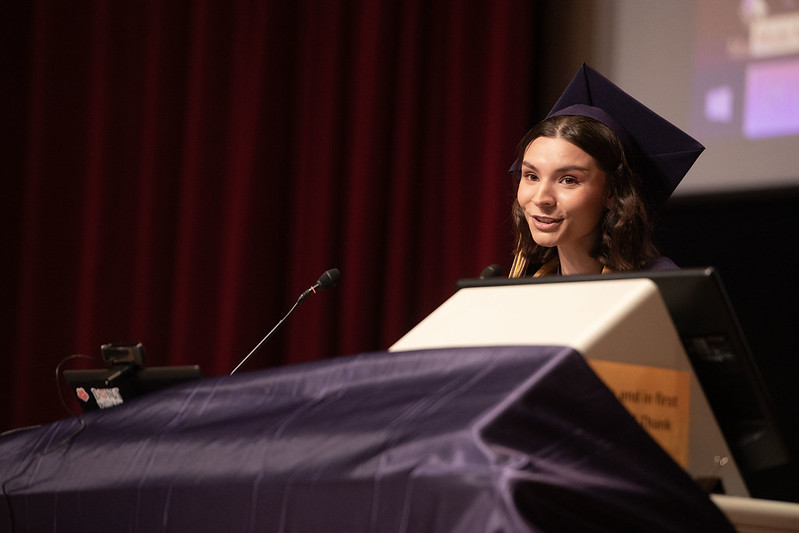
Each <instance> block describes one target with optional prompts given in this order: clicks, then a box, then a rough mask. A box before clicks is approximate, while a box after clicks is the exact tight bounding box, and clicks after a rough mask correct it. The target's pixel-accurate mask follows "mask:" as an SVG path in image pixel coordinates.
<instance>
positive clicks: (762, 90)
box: [693, 0, 799, 140]
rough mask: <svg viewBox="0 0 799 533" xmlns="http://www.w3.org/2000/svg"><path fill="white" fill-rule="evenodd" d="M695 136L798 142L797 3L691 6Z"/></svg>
mask: <svg viewBox="0 0 799 533" xmlns="http://www.w3.org/2000/svg"><path fill="white" fill-rule="evenodd" d="M696 32H697V37H696V43H697V50H696V55H695V58H696V73H695V74H696V93H695V98H694V109H695V112H694V115H693V116H694V119H695V120H696V124H695V130H694V131H695V132H696V133H697V134H699V135H701V136H704V137H706V138H707V137H714V138H719V137H720V138H744V139H753V140H754V139H770V138H778V137H786V136H792V135H799V0H739V1H737V2H733V1H719V0H716V1H701V2H697V19H696Z"/></svg>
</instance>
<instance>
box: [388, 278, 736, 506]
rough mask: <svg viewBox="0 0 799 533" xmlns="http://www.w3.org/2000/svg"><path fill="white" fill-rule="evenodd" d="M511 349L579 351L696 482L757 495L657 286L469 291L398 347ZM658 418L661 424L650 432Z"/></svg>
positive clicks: (634, 282) (640, 282)
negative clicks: (647, 409) (649, 411)
mask: <svg viewBox="0 0 799 533" xmlns="http://www.w3.org/2000/svg"><path fill="white" fill-rule="evenodd" d="M509 345H510V346H512V345H544V346H550V345H556V346H569V347H571V348H574V349H575V350H576V351H577V352H579V353H580V354H582V355H583V356H584V357H585V358H586V359H587V360H588V361H589V362H591V363H592V367H593V368H594V369H595V371H596V372H597V374H598V375H599V376H600V377H601V378H604V381H605V384H606V385H607V386H608V387H609V388H610V389H611V390H613V391H614V393H616V395H617V397H619V398H620V400H621V401H622V403H623V404H625V406H626V407H628V409H629V410H630V411H631V414H633V415H634V416H635V415H638V416H636V418H637V419H638V420H641V419H642V417H646V418H643V420H644V422H645V423H644V424H642V425H643V426H644V428H645V429H648V430H649V432H650V434H651V435H652V436H653V438H655V440H658V441H662V440H664V439H667V440H669V441H670V446H666V447H665V448H666V449H667V451H669V452H670V455H671V456H672V458H673V459H675V461H677V462H678V463H679V464H681V465H682V466H683V467H684V468H685V469H686V470H687V471H688V472H689V473H690V474H691V476H692V477H694V478H695V479H707V478H719V479H720V480H721V482H722V484H723V486H724V489H725V491H726V493H727V494H731V495H737V496H748V495H749V493H748V491H747V488H746V485H745V483H744V481H743V479H742V476H741V473H740V471H739V469H738V466H737V464H736V462H735V458H734V457H733V455H732V453H731V452H730V449H729V447H728V446H727V443H726V442H725V440H724V437H723V435H722V432H721V429H720V428H719V426H718V423H717V422H716V420H715V418H714V416H713V413H712V411H711V409H710V406H709V404H708V401H707V398H706V397H705V394H704V392H703V390H702V387H701V386H700V385H699V382H698V381H697V378H696V375H695V374H694V372H693V370H692V367H691V363H690V361H689V360H688V357H687V355H686V353H685V350H684V348H683V345H682V342H681V340H680V337H679V335H678V334H677V331H676V329H675V327H674V324H673V323H672V320H671V318H670V316H669V312H668V310H667V309H666V306H665V304H664V302H663V299H662V298H661V296H660V293H659V291H658V288H657V286H656V285H655V283H653V282H652V281H651V280H648V279H623V280H610V281H602V282H585V283H557V284H544V285H519V286H503V287H482V288H466V289H461V290H460V291H458V292H457V293H455V295H454V296H452V297H451V298H450V299H449V300H447V301H446V302H445V303H444V304H443V305H441V306H440V307H439V308H438V309H437V310H436V311H434V312H433V313H432V314H431V315H430V316H428V317H427V318H426V319H424V320H423V321H422V322H421V323H419V324H418V325H417V326H416V327H415V328H414V329H412V330H411V331H410V332H409V333H407V334H406V335H405V336H404V337H402V338H401V339H400V340H399V341H397V342H396V343H395V344H394V345H393V346H392V347H391V348H390V351H393V352H398V351H402V350H418V349H423V348H443V347H454V346H509ZM608 363H616V364H615V365H613V364H610V365H609V364H608ZM629 373H634V374H635V376H634V377H633V378H632V379H631V380H628V379H625V377H626V374H629ZM658 399H661V400H662V403H663V405H662V407H663V408H662V409H656V410H655V412H656V413H658V415H659V416H657V415H655V416H648V415H644V414H641V413H642V411H641V407H642V405H641V404H642V403H643V404H644V406H647V405H648V406H651V405H652V404H654V403H656V402H657V401H658ZM680 407H686V408H687V409H678V408H680ZM652 420H657V421H658V422H659V423H658V424H650V427H647V424H646V422H648V421H652ZM675 433H678V434H677V435H674V434H675Z"/></svg>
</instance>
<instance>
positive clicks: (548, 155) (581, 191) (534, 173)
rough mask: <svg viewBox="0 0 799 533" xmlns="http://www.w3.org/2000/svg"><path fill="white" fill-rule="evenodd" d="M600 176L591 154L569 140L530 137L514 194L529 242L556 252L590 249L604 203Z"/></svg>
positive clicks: (602, 180) (585, 251)
mask: <svg viewBox="0 0 799 533" xmlns="http://www.w3.org/2000/svg"><path fill="white" fill-rule="evenodd" d="M605 180H606V175H605V172H603V171H602V170H600V168H599V166H598V165H597V162H596V160H595V159H594V158H593V157H591V156H590V155H588V154H587V153H586V152H584V151H583V150H582V149H580V148H578V147H577V146H575V145H574V144H572V143H570V142H569V141H566V140H564V139H559V138H551V137H538V138H536V139H534V140H533V142H531V143H530V144H529V145H528V146H527V149H526V150H525V152H524V158H523V160H522V173H521V180H520V181H519V190H518V192H517V195H516V198H517V200H518V201H519V205H520V206H521V207H522V210H523V211H524V215H525V218H526V219H527V224H528V225H529V227H530V232H531V233H532V235H533V239H534V240H535V242H536V243H537V244H539V245H540V246H546V247H552V246H557V247H558V252H559V253H561V254H563V253H564V252H566V253H574V252H578V253H583V252H584V253H586V254H590V252H591V249H592V248H593V245H594V242H595V238H596V234H597V231H598V229H597V225H598V223H599V219H600V216H601V215H602V210H603V209H604V208H605V207H607V205H608V204H609V201H608V200H607V195H606V194H605Z"/></svg>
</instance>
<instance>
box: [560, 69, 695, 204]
mask: <svg viewBox="0 0 799 533" xmlns="http://www.w3.org/2000/svg"><path fill="white" fill-rule="evenodd" d="M557 115H579V116H585V117H590V118H593V119H595V120H598V121H599V122H601V123H602V124H604V125H605V126H607V127H608V128H610V129H611V130H612V131H613V132H614V133H615V134H616V136H617V137H618V138H619V141H621V143H622V145H624V148H625V151H626V153H627V158H628V160H629V161H630V164H631V166H632V167H633V169H635V170H636V171H637V172H638V173H639V174H640V175H641V179H642V181H643V184H644V188H645V189H646V193H647V194H648V196H649V197H650V199H651V200H652V201H653V203H654V204H656V205H657V204H661V203H663V202H665V201H666V199H668V197H669V196H671V193H673V192H674V189H675V188H677V185H678V184H679V183H680V180H682V178H683V177H684V176H685V174H686V173H687V172H688V169H690V168H691V166H692V165H693V164H694V161H696V159H697V158H698V157H699V154H701V153H702V151H703V150H704V149H705V147H704V146H702V145H701V144H700V143H699V142H697V141H696V139H694V138H693V137H691V136H690V135H688V134H687V133H685V132H684V131H682V130H681V129H679V128H678V127H676V126H675V125H673V124H672V123H670V122H669V121H667V120H666V119H664V118H663V117H661V116H660V115H658V114H657V113H655V112H654V111H652V110H650V109H649V108H648V107H646V106H645V105H643V104H642V103H641V102H639V101H638V100H636V99H635V98H633V97H632V96H630V95H629V94H627V93H626V92H624V91H623V90H621V89H620V88H619V87H618V86H616V85H615V84H614V83H613V82H611V81H610V80H608V79H607V78H605V77H604V76H602V75H601V74H600V73H598V72H597V71H595V70H594V69H592V68H591V67H589V66H587V65H586V64H583V65H582V66H581V67H580V69H579V70H578V71H577V74H576V75H575V76H574V78H572V81H571V82H570V83H569V85H568V86H567V87H566V89H565V90H564V91H563V94H561V96H560V98H559V99H558V101H557V102H556V103H555V106H554V107H553V108H552V110H551V111H550V112H549V114H548V115H547V118H549V117H552V116H557Z"/></svg>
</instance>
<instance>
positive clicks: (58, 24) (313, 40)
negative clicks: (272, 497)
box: [0, 0, 536, 430]
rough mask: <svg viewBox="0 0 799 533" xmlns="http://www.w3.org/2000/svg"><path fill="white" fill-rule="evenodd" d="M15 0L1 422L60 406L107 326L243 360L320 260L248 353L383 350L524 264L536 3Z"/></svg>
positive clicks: (165, 360)
mask: <svg viewBox="0 0 799 533" xmlns="http://www.w3.org/2000/svg"><path fill="white" fill-rule="evenodd" d="M17 9H18V14H19V15H20V16H19V17H18V20H19V21H20V23H19V24H18V25H17V26H16V27H14V28H13V32H15V33H14V34H13V35H12V37H13V40H14V43H15V44H16V45H17V46H16V47H15V48H14V49H13V50H11V51H10V52H8V51H7V52H6V54H7V55H8V57H11V58H13V59H14V61H13V62H12V67H13V69H14V71H15V72H16V73H17V74H20V76H19V78H18V79H16V80H15V83H14V84H13V85H14V88H10V89H6V90H7V91H8V94H7V99H6V102H5V104H4V105H5V108H6V109H7V110H8V111H9V113H10V115H7V116H10V117H11V118H12V119H14V120H15V121H16V122H15V124H14V125H15V126H16V127H18V131H17V133H16V134H14V135H10V134H6V135H5V136H6V137H7V138H9V139H11V140H13V142H11V143H10V144H8V145H7V146H6V151H9V152H10V151H13V152H14V153H13V154H10V156H11V161H10V162H9V161H7V162H6V168H7V169H9V170H10V171H11V175H9V176H8V178H7V179H8V182H9V185H8V189H7V193H8V196H6V198H5V199H4V201H3V207H4V208H5V213H4V220H9V221H10V223H9V224H8V226H9V227H7V228H6V229H7V230H10V231H7V233H6V235H5V237H4V242H3V244H4V249H5V250H6V253H7V255H6V261H5V266H4V267H3V269H2V271H0V274H2V275H3V277H4V281H3V285H2V287H3V289H4V290H3V292H4V295H6V294H7V296H8V297H7V298H4V303H3V306H4V314H5V315H7V318H6V320H5V321H4V326H3V330H2V331H3V333H6V334H5V335H4V344H5V347H6V348H5V350H4V352H5V353H3V354H2V355H0V357H2V358H3V365H2V366H3V369H2V371H3V373H4V377H3V381H2V385H3V393H2V394H3V396H2V397H0V399H2V400H3V401H4V403H5V406H6V407H5V408H4V409H0V416H2V420H0V421H2V424H0V430H2V429H8V428H11V427H17V426H21V425H25V424H33V423H41V422H47V421H50V420H53V419H55V418H58V417H62V416H65V415H66V413H65V412H64V411H63V409H62V408H61V406H60V403H59V401H58V398H57V395H56V391H55V379H54V369H55V367H56V365H57V364H58V362H59V361H60V360H61V359H63V358H64V357H66V356H67V355H69V354H72V353H83V354H89V355H93V356H99V346H100V344H102V343H106V342H114V341H141V342H143V343H144V345H145V347H146V350H147V364H148V366H155V365H174V364H189V363H197V364H200V365H201V366H202V367H203V370H204V372H205V373H206V375H219V374H225V373H228V372H230V370H231V369H232V368H233V367H234V366H235V365H236V363H237V362H238V361H239V360H240V359H241V358H242V357H243V356H244V355H245V354H246V353H247V352H248V351H249V350H250V348H251V347H253V346H254V345H255V344H256V343H257V342H258V341H259V340H260V339H261V337H262V336H263V335H264V334H265V333H266V332H267V331H269V329H270V328H271V327H272V326H273V325H274V324H275V323H276V322H277V321H278V320H279V319H280V318H281V317H282V316H283V314H284V313H286V312H287V311H288V309H289V308H290V307H291V305H292V304H293V303H294V302H295V300H296V298H297V296H298V295H299V294H300V293H301V292H302V291H303V290H304V289H306V288H307V287H308V286H310V285H311V284H312V283H314V282H315V281H316V279H317V278H318V276H319V275H320V274H321V273H322V272H324V271H325V270H327V269H328V268H332V267H338V268H339V269H340V270H341V272H342V277H343V281H342V285H341V286H340V287H339V288H337V289H335V290H332V291H327V292H322V293H320V294H318V295H316V296H313V297H312V298H311V299H309V300H307V301H306V302H305V303H303V304H302V305H301V306H300V307H299V308H298V309H297V312H296V313H295V314H294V316H293V317H292V319H291V320H290V321H289V322H288V323H287V324H286V327H285V328H284V329H282V330H280V331H279V332H278V333H277V334H276V335H275V336H274V337H273V338H272V339H270V342H269V343H267V344H266V345H265V346H264V347H263V348H262V350H261V351H260V352H259V353H257V354H256V355H255V356H254V357H253V359H252V360H251V361H250V363H249V364H248V365H247V367H245V370H249V369H255V368H262V367H265V366H273V365H280V364H288V363H297V362H302V361H307V360H313V359H318V358H322V357H332V356H337V355H344V354H351V353H357V352H362V351H371V350H379V349H385V348H387V347H388V346H389V345H391V344H392V343H393V342H394V341H395V340H396V339H398V338H399V337H400V336H401V335H402V334H403V333H404V332H405V331H407V330H408V329H409V328H410V327H412V326H413V325H414V324H415V323H416V322H417V321H418V320H419V319H421V318H423V317H424V316H425V315H426V314H427V313H429V312H430V311H432V310H433V309H434V308H435V307H437V306H438V305H439V304H440V303H441V302H442V301H443V300H444V299H446V298H447V297H448V296H449V295H451V293H452V292H453V291H454V284H455V281H456V280H457V279H458V278H462V277H474V276H476V275H478V274H479V272H480V271H481V270H482V268H483V267H484V266H486V265H488V264H491V263H495V262H496V263H501V264H503V265H505V267H506V268H507V266H508V264H509V254H510V237H509V235H510V219H509V211H510V202H511V200H512V198H513V194H514V191H513V186H512V184H511V182H510V179H509V177H508V176H507V174H506V169H507V168H508V166H509V165H510V163H511V161H512V159H513V157H514V151H515V146H516V142H517V141H518V140H519V139H520V138H521V136H522V135H523V133H524V131H525V130H526V128H527V127H528V126H529V125H530V122H531V109H532V108H533V106H534V102H533V101H532V93H533V89H532V83H531V78H532V76H531V71H532V67H533V65H532V62H533V50H534V48H535V37H536V35H535V34H536V32H535V31H534V30H533V28H534V24H533V22H534V17H535V13H534V12H533V10H534V7H533V6H532V3H531V2H529V1H527V0H503V1H492V0H485V1H476V2H472V1H457V2H456V1H453V2H444V1H434V2H429V1H426V0H406V1H403V2H388V1H386V2H382V1H374V0H361V1H349V2H336V1H323V0H319V1H300V2H293V1H247V0H236V1H225V2H190V3H183V2H162V1H160V0H148V1H143V2H111V1H96V2H89V1H81V2H50V1H47V0H40V1H36V2H32V3H31V4H30V6H29V7H26V8H17ZM6 39H8V37H6ZM12 106H13V109H11V107H12ZM75 364H77V363H74V364H73V363H70V365H71V366H74V365H75Z"/></svg>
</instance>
